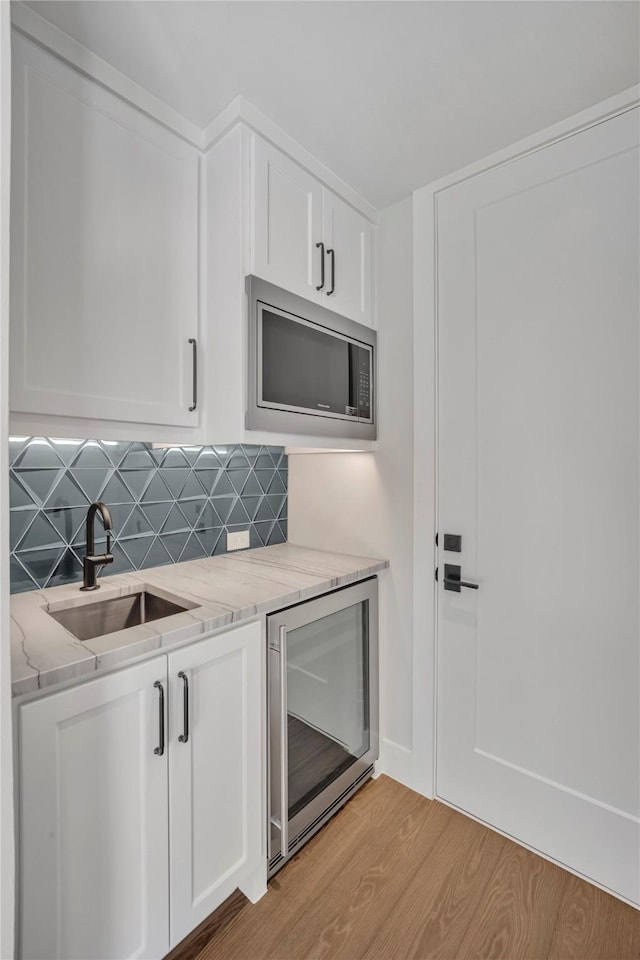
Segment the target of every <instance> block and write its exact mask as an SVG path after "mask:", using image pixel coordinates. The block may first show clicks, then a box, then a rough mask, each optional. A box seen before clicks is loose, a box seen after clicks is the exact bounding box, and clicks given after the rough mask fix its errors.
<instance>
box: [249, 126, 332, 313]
mask: <svg viewBox="0 0 640 960" xmlns="http://www.w3.org/2000/svg"><path fill="white" fill-rule="evenodd" d="M252 146H253V150H252V153H253V156H252V172H253V183H252V200H253V203H252V211H253V223H252V239H253V250H252V252H253V258H252V259H253V273H255V274H256V275H257V276H260V277H263V278H264V279H265V280H269V281H270V282H271V283H275V284H277V286H279V287H286V289H287V290H291V291H292V293H297V294H299V295H300V296H301V297H306V298H307V299H308V300H316V301H320V300H321V298H322V294H321V292H320V291H319V289H318V288H319V286H320V282H321V279H320V274H321V270H322V248H321V247H319V246H318V247H317V246H316V244H319V243H320V242H321V240H322V187H321V185H320V184H319V183H318V181H317V180H316V179H315V177H312V176H311V174H310V173H307V171H306V170H303V168H302V167H300V166H298V164H297V163H294V162H293V160H289V158H288V157H285V155H284V154H282V153H280V151H279V150H276V149H275V147H272V146H271V145H270V144H268V143H266V142H265V141H264V140H262V139H261V138H260V137H255V136H254V137H253V138H252Z"/></svg>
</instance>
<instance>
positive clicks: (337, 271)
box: [250, 135, 373, 324]
mask: <svg viewBox="0 0 640 960" xmlns="http://www.w3.org/2000/svg"><path fill="white" fill-rule="evenodd" d="M251 174H252V176H251V257H250V268H251V272H252V273H255V274H256V276H259V277H263V278H264V279H265V280H268V281H270V282H271V283H275V284H276V285H277V286H279V287H284V288H285V289H286V290H290V291H291V292H292V293H297V294H299V295H300V296H302V297H306V298H307V300H313V301H315V302H316V303H322V304H323V305H324V306H326V307H328V308H330V309H331V310H335V312H336V313H340V314H342V315H343V316H346V317H349V318H350V319H351V320H357V321H359V322H360V323H366V324H371V323H372V311H371V286H372V272H371V244H372V234H373V225H372V223H371V221H370V220H368V219H367V218H366V217H364V216H363V215H362V214H361V213H359V212H358V211H357V210H355V209H354V208H353V207H351V206H350V205H349V204H348V203H346V202H345V201H344V200H342V199H341V198H340V197H338V196H337V195H336V194H335V193H333V192H332V191H331V190H328V189H327V188H326V187H324V186H322V184H321V183H320V181H319V180H317V179H316V178H315V177H314V176H312V175H311V174H310V173H308V172H307V171H306V170H305V169H304V168H303V167H301V166H299V164H297V163H295V162H294V161H293V160H290V159H289V158H288V157H287V156H285V155H284V154H283V153H281V152H280V151H279V150H277V149H276V148H275V147H273V146H271V145H270V144H268V143H266V142H265V141H264V140H262V139H261V138H260V137H259V136H257V135H253V137H252V150H251Z"/></svg>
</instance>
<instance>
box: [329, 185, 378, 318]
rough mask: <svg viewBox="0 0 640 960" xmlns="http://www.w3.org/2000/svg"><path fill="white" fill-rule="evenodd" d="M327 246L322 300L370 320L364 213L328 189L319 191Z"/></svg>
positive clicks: (368, 225) (351, 315) (369, 229)
mask: <svg viewBox="0 0 640 960" xmlns="http://www.w3.org/2000/svg"><path fill="white" fill-rule="evenodd" d="M322 204H323V206H322V219H323V237H324V242H325V244H326V249H327V274H326V284H325V288H324V291H323V293H324V303H325V305H326V306H327V307H330V308H331V309H332V310H335V311H336V313H341V314H343V316H345V317H349V318H350V319H351V320H357V321H359V322H360V323H366V324H369V325H370V324H371V322H372V317H371V284H372V277H371V237H372V233H373V227H372V225H371V223H370V221H369V220H367V219H366V217H363V216H362V214H360V213H358V211H357V210H354V208H353V207H350V206H349V204H348V203H345V201H344V200H341V199H340V198H339V197H337V196H336V195H335V193H331V191H329V190H326V189H325V190H324V191H323V200H322Z"/></svg>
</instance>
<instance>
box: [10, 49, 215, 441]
mask: <svg viewBox="0 0 640 960" xmlns="http://www.w3.org/2000/svg"><path fill="white" fill-rule="evenodd" d="M13 68H14V77H13V94H14V100H13V137H12V142H13V156H12V171H11V172H12V203H11V385H10V391H11V392H10V397H11V409H12V410H13V411H16V412H26V413H46V414H54V415H60V416H72V417H89V418H96V419H107V420H121V421H133V422H138V423H141V424H145V423H148V424H154V423H156V424H170V425H173V424H175V425H178V426H183V425H184V426H192V427H193V426H197V424H198V410H197V409H196V410H195V411H189V407H190V406H192V405H193V387H194V384H193V344H192V343H190V342H189V340H190V338H192V339H196V338H197V319H198V317H197V309H198V301H197V290H198V272H197V271H198V262H197V256H198V154H197V151H196V150H195V149H194V148H193V147H191V146H189V145H188V144H187V143H186V142H184V141H183V140H181V139H180V138H179V137H178V136H176V135H174V134H172V133H170V132H169V131H168V130H167V129H166V128H164V127H162V126H161V125H160V124H158V123H156V122H155V121H153V120H151V119H150V118H149V117H147V116H145V115H144V114H142V113H140V112H139V111H138V110H136V109H135V108H133V107H132V106H130V105H129V104H126V103H125V102H123V101H122V100H120V99H119V98H118V97H116V96H114V95H113V94H111V93H109V92H108V91H107V90H105V89H104V88H103V87H101V86H99V85H98V84H96V83H94V82H92V81H91V80H89V79H87V78H86V77H83V76H81V75H80V74H79V73H77V72H76V71H75V70H73V69H71V68H70V67H68V66H67V65H66V64H64V63H62V62H61V61H60V60H58V59H57V58H56V57H53V56H51V55H50V54H49V53H47V52H45V51H44V50H42V49H41V48H40V47H37V46H35V45H34V44H32V43H30V42H29V41H28V40H25V39H24V38H22V37H21V36H19V35H17V34H14V38H13Z"/></svg>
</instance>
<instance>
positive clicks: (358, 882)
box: [172, 777, 640, 960]
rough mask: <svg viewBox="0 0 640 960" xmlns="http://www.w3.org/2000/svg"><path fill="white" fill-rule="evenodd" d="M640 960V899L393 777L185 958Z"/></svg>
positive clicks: (365, 792) (210, 928) (227, 914)
mask: <svg viewBox="0 0 640 960" xmlns="http://www.w3.org/2000/svg"><path fill="white" fill-rule="evenodd" d="M188 957H191V958H194V957H197V958H198V960H311V958H342V960H360V958H362V960H404V958H413V960H426V958H429V960H431V958H434V960H435V958H443V960H444V958H447V960H463V958H465V960H466V958H472V957H473V958H491V960H542V958H553V960H561V958H563V960H564V958H567V960H569V958H570V960H574V958H576V960H577V958H582V960H639V958H640V913H639V912H637V911H636V910H634V909H633V908H632V907H629V906H627V905H625V904H623V903H621V902H620V901H618V900H616V899H615V898H614V897H611V896H609V895H608V894H606V893H603V892H602V891H600V890H598V889H597V888H596V887H593V886H591V885H590V884H588V883H585V882H584V881H582V880H578V879H577V878H576V877H574V876H573V875H572V874H570V873H567V872H566V871H565V870H562V869H560V868H559V867H556V866H554V865H553V864H551V863H548V862H547V861H546V860H543V859H542V858H541V857H538V856H536V855H535V854H533V853H530V852H529V851H528V850H525V849H523V848H522V847H520V846H518V845H517V844H515V843H512V842H511V841H510V840H506V839H505V838H504V837H501V836H500V835H499V834H497V833H494V832H493V831H491V830H489V829H487V828H486V827H483V826H481V825H479V824H477V823H476V822H475V821H473V820H470V819H469V818H468V817H465V816H463V815H462V814H459V813H457V812H455V811H453V810H450V809H449V808H448V807H446V806H444V805H443V804H441V803H438V802H436V801H432V800H426V799H425V798H424V797H421V796H419V795H418V794H417V793H413V792H412V791H411V790H407V789H406V788H405V787H403V786H401V785H400V784H398V783H396V782H395V781H394V780H390V779H389V778H387V777H380V778H379V779H378V780H376V781H373V782H370V783H368V784H367V785H366V786H365V787H364V788H363V789H362V790H361V791H360V792H359V793H358V794H356V796H355V797H354V798H353V799H352V800H351V801H349V803H348V804H347V806H346V807H345V808H344V809H343V810H342V811H340V812H339V813H338V814H337V815H336V816H335V817H334V818H333V820H331V821H330V822H329V823H328V824H327V826H326V827H325V828H324V829H323V830H322V831H321V832H320V833H319V834H317V835H316V836H315V837H314V838H313V840H311V841H310V842H309V843H308V844H307V846H306V847H304V848H303V849H302V850H301V851H300V853H299V854H298V855H297V856H296V857H295V858H294V859H293V860H292V861H291V862H290V863H289V864H288V865H287V866H286V867H284V868H283V869H282V870H281V871H280V872H279V873H278V874H276V876H275V877H274V878H273V880H272V881H271V882H270V883H269V890H268V892H267V894H266V896H264V897H263V898H262V900H260V901H259V902H258V903H257V904H255V905H252V904H250V903H248V901H246V900H245V899H244V897H242V896H241V895H240V894H238V895H234V897H233V898H231V899H230V900H229V901H227V903H226V904H225V905H224V906H223V907H222V908H221V909H220V911H218V912H217V914H216V915H214V917H213V918H212V919H211V921H210V922H209V923H208V925H206V926H205V925H203V928H202V929H201V931H200V932H199V935H198V936H196V937H194V938H191V939H190V942H189V943H186V942H185V943H184V944H183V945H182V947H181V948H177V950H176V951H174V954H173V955H172V960H178V958H181V960H187V958H188Z"/></svg>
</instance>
